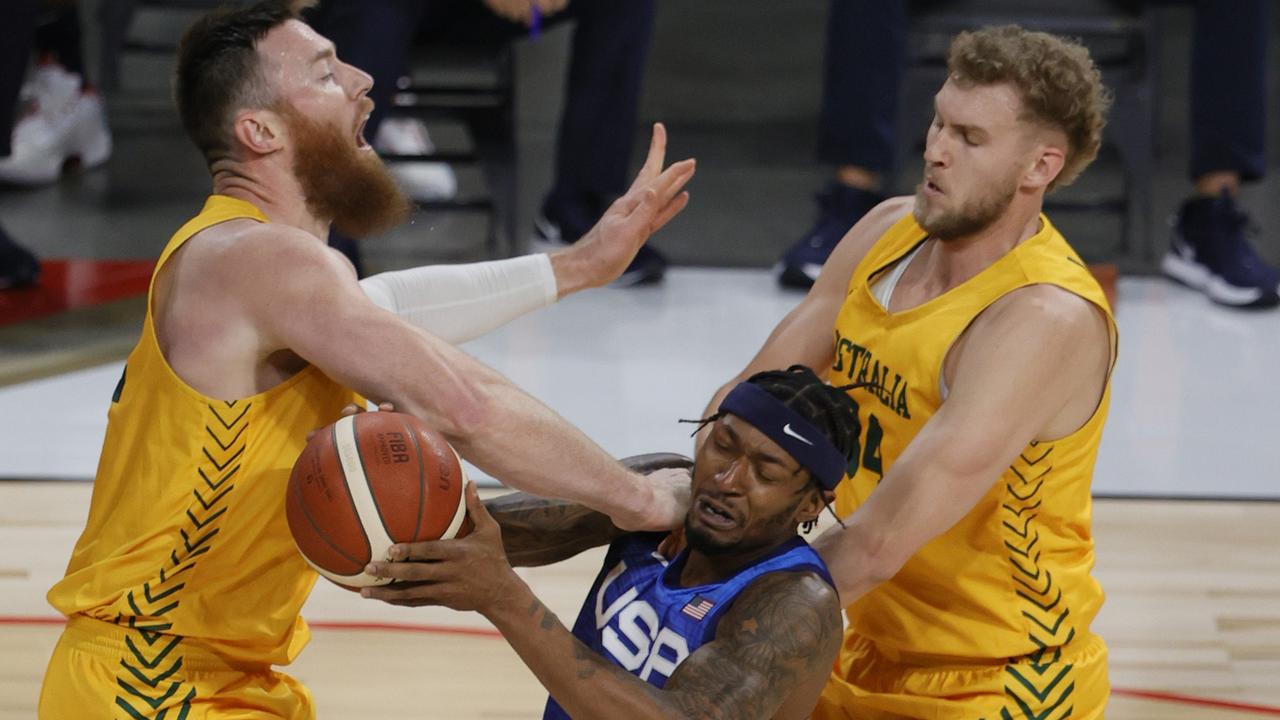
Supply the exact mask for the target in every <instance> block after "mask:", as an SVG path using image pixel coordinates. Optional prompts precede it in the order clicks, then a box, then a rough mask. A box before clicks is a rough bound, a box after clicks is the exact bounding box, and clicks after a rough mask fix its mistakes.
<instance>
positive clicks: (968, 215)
mask: <svg viewBox="0 0 1280 720" xmlns="http://www.w3.org/2000/svg"><path fill="white" fill-rule="evenodd" d="M1107 105H1108V99H1107V93H1106V92H1105V90H1104V88H1103V87H1102V85H1101V83H1100V80H1099V75H1098V71H1097V69H1096V68H1095V66H1094V64H1093V62H1092V60H1091V59H1090V57H1089V55H1088V52H1087V51H1086V50H1085V49H1084V48H1083V47H1081V46H1079V45H1077V44H1075V43H1072V42H1068V41H1065V40H1063V39H1060V38H1057V37H1053V36H1050V35H1046V34H1043V33H1033V32H1026V31H1024V30H1022V29H1020V28H1017V27H1000V28H988V29H984V30H981V31H979V32H974V33H962V34H961V35H959V36H958V37H957V38H956V39H955V40H954V41H953V43H952V46H951V49H950V53H949V59H948V78H947V80H946V82H945V84H944V85H943V86H942V89H941V90H940V91H939V92H938V94H937V95H936V97H935V100H934V106H935V113H934V118H933V121H932V124H931V125H930V126H929V130H928V136H927V140H926V145H925V152H924V175H923V178H922V181H921V183H920V186H919V188H918V190H917V192H916V195H915V197H914V198H912V197H903V198H897V199H892V200H889V201H886V202H884V203H883V204H881V205H880V206H878V207H877V208H876V209H874V210H873V211H872V212H871V213H870V214H869V215H867V216H866V217H865V218H864V219H863V220H861V221H859V222H858V223H857V224H856V225H854V226H853V228H852V229H851V230H850V231H849V232H848V234H847V235H846V236H845V237H844V239H843V240H842V241H841V243H840V245H839V247H838V248H837V249H836V250H835V251H834V254H833V255H832V256H831V259H830V261H829V262H828V263H827V264H826V266H825V267H824V268H823V271H822V274H821V276H820V277H819V279H818V280H817V282H816V284H815V285H814V287H813V289H812V290H811V291H810V293H809V294H808V295H807V296H806V297H805V299H804V300H803V301H802V302H801V303H800V305H799V306H798V307H796V309H795V310H793V311H792V312H791V313H790V314H789V315H788V316H787V317H786V318H785V319H783V320H782V322H781V323H780V324H779V325H778V327H777V328H776V329H775V330H774V331H773V333H772V335H771V336H770V337H769V339H768V340H767V341H766V342H765V344H764V346H763V347H762V348H761V350H760V351H759V353H758V354H757V355H756V357H755V358H754V359H753V360H752V361H751V362H750V364H748V365H747V367H746V369H745V370H744V371H743V373H742V377H745V376H748V375H750V374H752V373H755V372H757V371H759V370H760V369H762V368H768V367H778V366H785V365H789V364H791V363H800V364H803V365H806V366H808V367H811V368H813V369H814V370H815V371H819V372H824V373H825V374H826V376H827V378H828V379H829V380H830V381H831V382H832V383H833V384H847V383H857V382H862V383H868V384H869V386H867V387H863V388H860V389H855V390H852V391H851V394H852V396H853V397H854V399H855V400H857V402H858V405H859V407H860V411H859V416H860V420H861V427H862V428H863V430H864V433H863V435H862V437H861V438H860V439H859V448H858V452H857V453H855V462H853V463H851V464H850V465H849V467H848V476H849V477H848V480H847V481H846V482H844V483H842V484H841V485H840V487H839V489H838V491H837V505H836V507H837V511H838V513H839V514H840V515H841V516H842V517H844V518H845V521H844V524H845V526H844V527H842V528H832V529H831V530H830V531H829V532H826V533H824V534H823V535H822V536H820V537H819V538H818V539H817V540H816V541H815V542H814V547H815V549H817V550H818V551H819V553H820V554H821V555H822V557H823V559H824V560H825V561H826V563H827V566H828V567H829V568H830V569H831V574H832V576H833V577H834V578H835V580H836V583H837V587H838V589H839V592H840V600H841V603H842V604H843V605H845V606H846V612H847V616H848V627H847V630H846V632H845V638H844V644H843V647H842V649H841V653H840V660H839V662H838V664H837V666H836V668H835V672H834V674H833V675H832V677H831V679H830V681H829V683H828V685H827V687H826V689H825V690H824V692H823V695H822V698H821V700H820V701H819V703H818V707H817V709H816V711H815V714H814V718H816V719H817V720H831V719H833V718H860V719H861V718H873V719H875V718H984V717H985V718H1023V717H1028V718H1033V717H1034V718H1055V719H1056V718H1063V717H1073V718H1099V717H1101V716H1102V712H1103V706H1104V704H1105V701H1106V698H1107V693H1108V681H1107V669H1106V648H1105V646H1104V645H1103V642H1102V640H1101V639H1099V638H1098V637H1097V636H1095V635H1093V634H1092V633H1091V632H1090V630H1089V626H1090V623H1091V621H1092V620H1093V618H1094V616H1095V615H1096V614H1097V612H1098V608H1099V606H1100V605H1101V603H1102V591H1101V589H1100V588H1099V586H1098V583H1097V582H1096V581H1095V580H1094V579H1093V578H1092V577H1091V576H1090V571H1091V569H1092V567H1093V552H1094V551H1093V537H1092V534H1091V531H1090V495H1089V486H1090V482H1091V480H1092V476H1093V466H1094V461H1095V459H1096V458H1097V452H1098V442H1099V439H1100V437H1101V433H1102V425H1103V421H1104V419H1105V417H1106V411H1107V405H1108V399H1109V395H1110V393H1109V377H1110V373H1111V369H1112V366H1113V363H1114V359H1115V352H1116V328H1115V323H1114V320H1113V319H1112V315H1111V311H1110V309H1109V308H1108V306H1107V302H1106V300H1105V299H1104V297H1103V295H1102V292H1101V290H1100V289H1099V287H1098V285H1097V283H1095V282H1094V280H1093V278H1092V277H1091V276H1090V275H1089V273H1088V272H1087V271H1086V270H1085V267H1084V264H1083V263H1081V261H1080V258H1079V256H1078V255H1077V254H1076V253H1075V251H1074V250H1072V248H1071V247H1070V246H1069V245H1068V244H1067V242H1066V241H1065V240H1064V239H1063V237H1062V235H1061V234H1060V233H1059V232H1058V231H1057V229H1055V228H1054V226H1053V225H1052V224H1051V223H1050V222H1049V219H1048V218H1047V217H1045V215H1044V214H1043V213H1042V212H1041V206H1042V204H1043V202H1044V196H1045V194H1046V193H1048V192H1050V191H1052V190H1053V189H1054V188H1057V187H1059V186H1062V185H1065V184H1067V183H1069V182H1071V181H1072V180H1074V179H1075V178H1076V176H1078V175H1079V174H1080V172H1081V171H1082V170H1084V168H1085V167H1086V166H1087V165H1088V164H1089V163H1090V162H1091V161H1092V160H1093V158H1094V157H1095V155H1096V153H1097V150H1098V144H1099V141H1100V136H1101V131H1102V126H1103V124H1104V116H1105V112H1106V109H1107ZM728 387H733V384H732V383H731V384H730V385H728V386H726V389H723V390H722V391H721V392H722V393H723V392H727V388H728ZM713 402H715V401H713ZM704 442H706V440H704Z"/></svg>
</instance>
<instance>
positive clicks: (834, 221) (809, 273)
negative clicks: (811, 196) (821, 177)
mask: <svg viewBox="0 0 1280 720" xmlns="http://www.w3.org/2000/svg"><path fill="white" fill-rule="evenodd" d="M815 197H816V198H817V200H818V219H817V221H815V222H814V224H813V227H811V228H809V231H808V232H806V233H805V234H804V237H802V238H800V239H799V240H797V241H796V242H795V244H793V245H792V246H791V247H790V248H789V249H788V250H787V252H786V254H785V255H783V256H782V260H781V262H779V263H778V266H777V267H778V282H780V283H782V285H783V286H784V287H793V288H802V289H807V288H810V287H812V286H813V282H814V281H815V280H817V279H818V273H820V272H822V265H823V264H824V263H826V261H827V258H828V257H830V256H831V251H832V250H835V249H836V245H837V244H839V242H840V239H841V238H843V237H844V235H845V233H847V232H849V228H851V227H853V225H854V223H856V222H858V220H860V219H861V218H862V216H863V215H866V214H867V211H868V210H870V209H871V208H873V207H875V206H876V205H878V204H879V203H880V202H882V201H883V200H884V197H882V196H881V195H879V194H878V193H873V192H870V191H867V190H862V189H860V188H855V187H850V186H848V185H845V184H843V183H839V182H834V181H833V182H831V183H828V184H827V187H826V188H824V189H823V190H822V192H820V193H818V194H817V195H816V196H815Z"/></svg>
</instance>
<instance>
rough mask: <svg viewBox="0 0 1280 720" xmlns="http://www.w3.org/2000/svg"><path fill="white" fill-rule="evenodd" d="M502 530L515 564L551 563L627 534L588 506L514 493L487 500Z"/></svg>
mask: <svg viewBox="0 0 1280 720" xmlns="http://www.w3.org/2000/svg"><path fill="white" fill-rule="evenodd" d="M485 508H486V509H487V510H488V511H489V513H490V514H491V515H493V519H494V520H497V521H498V526H499V527H500V528H501V529H502V545H503V547H504V548H505V549H506V551H507V560H508V561H509V562H510V563H511V564H512V566H514V567H534V566H536V565H550V564H551V563H556V562H560V561H561V560H567V559H568V558H571V557H573V556H574V555H577V554H578V553H580V552H582V551H583V550H587V549H589V548H593V547H598V546H600V545H608V544H609V543H611V542H613V541H614V540H615V539H617V538H619V537H621V536H622V535H624V534H625V532H624V531H623V530H619V529H618V528H617V526H615V525H614V524H613V521H612V520H610V519H609V516H608V515H605V514H604V513H601V512H596V511H595V510H592V509H591V508H588V507H587V506H585V505H579V504H577V503H572V502H569V501H567V500H547V499H545V498H540V497H537V496H535V495H529V494H528V493H522V492H514V493H510V494H508V495H503V496H501V497H497V498H494V499H492V500H488V501H486V502H485Z"/></svg>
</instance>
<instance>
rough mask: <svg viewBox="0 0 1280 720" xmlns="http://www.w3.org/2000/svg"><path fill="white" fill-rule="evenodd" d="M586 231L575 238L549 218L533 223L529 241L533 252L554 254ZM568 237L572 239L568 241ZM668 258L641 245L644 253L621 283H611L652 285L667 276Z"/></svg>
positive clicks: (614, 284)
mask: <svg viewBox="0 0 1280 720" xmlns="http://www.w3.org/2000/svg"><path fill="white" fill-rule="evenodd" d="M585 232H586V231H583V232H581V233H576V234H574V235H571V236H570V235H566V233H565V232H564V231H563V230H562V229H561V226H560V224H559V223H556V222H553V221H551V220H549V219H547V217H546V216H545V215H540V216H538V217H537V218H535V219H534V221H533V236H532V237H531V238H530V239H529V246H530V249H531V250H533V251H534V252H551V251H553V250H557V249H560V248H563V247H565V246H566V245H570V244H572V243H573V241H574V240H577V239H578V238H579V237H582V235H583V234H584V233H585ZM566 237H572V238H573V240H568V239H566ZM667 265H668V263H667V258H666V257H664V256H663V255H662V253H660V252H658V251H657V250H655V249H653V248H652V247H650V246H648V245H641V246H640V251H639V252H637V253H636V256H635V257H634V258H632V260H631V263H630V264H629V265H627V269H626V270H623V271H622V275H620V276H618V279H617V280H614V281H613V282H612V283H610V284H611V285H612V286H614V287H631V286H633V285H652V284H654V283H657V282H660V281H661V280H662V278H663V277H665V276H666V274H667Z"/></svg>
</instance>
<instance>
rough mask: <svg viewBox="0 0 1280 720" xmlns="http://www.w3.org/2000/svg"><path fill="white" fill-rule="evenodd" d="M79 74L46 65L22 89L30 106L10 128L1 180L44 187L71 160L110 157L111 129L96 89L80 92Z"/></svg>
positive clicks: (93, 163) (88, 164)
mask: <svg viewBox="0 0 1280 720" xmlns="http://www.w3.org/2000/svg"><path fill="white" fill-rule="evenodd" d="M80 86H81V81H80V76H79V75H76V74H75V73H69V72H67V71H66V70H65V69H63V68H62V67H61V66H58V65H44V66H42V67H40V68H38V69H37V70H36V71H35V72H34V73H33V74H32V78H31V81H30V82H28V83H27V85H26V86H24V88H23V95H24V96H25V97H26V98H27V99H28V101H29V102H30V103H31V104H32V106H33V110H32V111H31V112H29V113H28V114H26V115H24V116H23V117H22V118H20V119H19V120H18V122H17V124H16V125H15V126H14V129H13V142H12V148H11V154H10V155H9V156H8V157H6V158H0V182H6V183H12V184H15V185H48V184H50V183H53V182H56V181H57V179H58V175H59V174H61V172H62V167H63V165H64V164H65V163H66V162H67V161H68V160H71V159H76V160H79V161H80V166H81V168H84V169H88V168H92V167H97V166H98V165H101V164H102V163H104V162H106V161H107V159H108V158H110V157H111V132H110V131H109V130H108V129H107V119H106V111H105V109H104V108H103V105H102V98H101V97H99V96H98V95H97V93H92V92H88V93H86V92H82V91H81V89H80Z"/></svg>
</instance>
